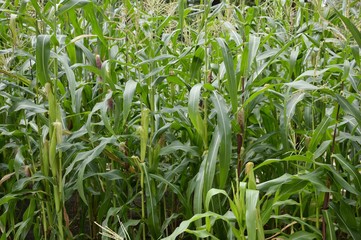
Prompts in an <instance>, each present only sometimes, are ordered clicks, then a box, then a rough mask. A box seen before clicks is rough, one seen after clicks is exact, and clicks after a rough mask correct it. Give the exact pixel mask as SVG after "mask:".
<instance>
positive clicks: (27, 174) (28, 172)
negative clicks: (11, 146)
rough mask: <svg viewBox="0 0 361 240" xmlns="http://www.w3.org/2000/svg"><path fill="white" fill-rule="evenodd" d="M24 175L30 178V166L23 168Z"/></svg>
mask: <svg viewBox="0 0 361 240" xmlns="http://www.w3.org/2000/svg"><path fill="white" fill-rule="evenodd" d="M24 173H25V176H27V177H31V171H30V166H29V165H26V166H25V167H24Z"/></svg>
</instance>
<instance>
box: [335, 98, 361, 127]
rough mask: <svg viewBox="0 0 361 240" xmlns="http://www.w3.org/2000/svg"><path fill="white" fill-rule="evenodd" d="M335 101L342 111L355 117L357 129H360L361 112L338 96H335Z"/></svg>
mask: <svg viewBox="0 0 361 240" xmlns="http://www.w3.org/2000/svg"><path fill="white" fill-rule="evenodd" d="M335 96H336V100H337V102H338V103H339V104H340V106H341V107H342V109H343V110H344V111H345V112H346V113H347V114H350V115H352V116H354V117H355V119H356V121H357V123H358V125H359V128H360V127H361V112H360V110H359V109H357V108H356V107H355V106H354V105H352V104H350V103H349V102H348V101H347V99H346V98H344V97H342V96H341V95H339V94H336V95H335Z"/></svg>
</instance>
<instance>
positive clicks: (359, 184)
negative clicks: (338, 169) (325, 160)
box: [332, 154, 361, 192]
mask: <svg viewBox="0 0 361 240" xmlns="http://www.w3.org/2000/svg"><path fill="white" fill-rule="evenodd" d="M332 156H333V157H334V158H335V159H336V160H337V162H338V163H339V164H340V165H341V166H342V168H343V169H344V170H345V171H346V172H347V173H348V174H350V176H351V177H352V181H353V183H354V184H355V188H356V189H357V190H358V191H360V192H361V174H360V172H359V171H358V170H357V169H356V168H355V167H354V166H353V165H352V164H351V163H349V161H347V160H346V159H345V158H344V157H343V156H342V155H341V154H334V155H332Z"/></svg>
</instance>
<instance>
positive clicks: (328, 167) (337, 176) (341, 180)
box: [316, 162, 361, 195]
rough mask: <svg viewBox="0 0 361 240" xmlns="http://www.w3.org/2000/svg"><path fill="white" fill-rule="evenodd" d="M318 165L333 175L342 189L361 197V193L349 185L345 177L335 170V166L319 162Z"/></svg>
mask: <svg viewBox="0 0 361 240" xmlns="http://www.w3.org/2000/svg"><path fill="white" fill-rule="evenodd" d="M316 164H317V165H319V166H320V167H322V168H324V169H326V170H328V171H329V172H330V173H331V174H332V175H331V176H332V178H333V179H334V181H335V182H337V183H338V184H340V185H341V187H342V188H344V189H345V190H347V191H349V192H350V193H353V194H355V195H361V192H360V191H358V190H357V189H355V188H354V187H353V186H352V185H351V184H350V183H348V182H347V181H346V180H345V179H344V178H343V176H342V175H341V174H340V173H339V172H338V171H336V170H335V169H334V167H333V166H331V165H329V164H324V163H319V162H316Z"/></svg>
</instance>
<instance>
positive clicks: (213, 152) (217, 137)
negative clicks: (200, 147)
mask: <svg viewBox="0 0 361 240" xmlns="http://www.w3.org/2000/svg"><path fill="white" fill-rule="evenodd" d="M221 139H222V136H221V133H220V131H219V128H218V127H216V129H215V130H214V132H213V135H212V141H211V144H210V146H209V149H208V154H207V161H206V166H205V171H204V189H203V192H204V195H206V194H207V192H208V191H209V189H211V188H212V185H213V180H214V178H215V173H216V164H217V157H218V150H219V145H220V144H221Z"/></svg>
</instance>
